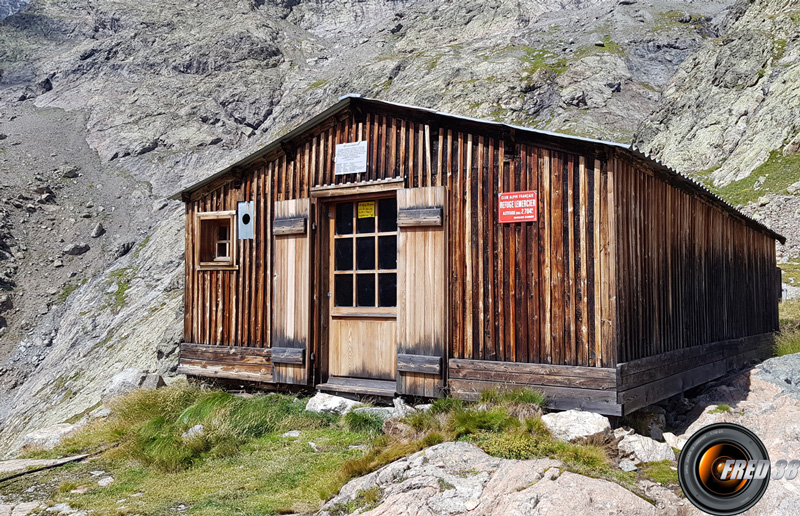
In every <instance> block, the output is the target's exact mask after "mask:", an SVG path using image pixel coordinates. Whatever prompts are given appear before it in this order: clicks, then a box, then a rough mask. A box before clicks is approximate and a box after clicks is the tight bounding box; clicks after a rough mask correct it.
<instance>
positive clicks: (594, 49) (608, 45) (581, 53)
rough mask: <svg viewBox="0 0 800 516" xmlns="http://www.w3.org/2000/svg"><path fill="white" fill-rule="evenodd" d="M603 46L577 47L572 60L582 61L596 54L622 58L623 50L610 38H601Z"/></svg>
mask: <svg viewBox="0 0 800 516" xmlns="http://www.w3.org/2000/svg"><path fill="white" fill-rule="evenodd" d="M602 43H603V45H602V46H600V45H585V46H582V47H579V48H578V49H577V50H576V51H575V54H574V56H575V57H574V59H582V58H584V57H587V56H592V55H598V54H617V55H621V56H624V55H625V49H624V48H622V47H621V46H620V45H619V44H618V43H616V42H615V41H614V40H612V39H611V36H608V35H606V36H603V39H602Z"/></svg>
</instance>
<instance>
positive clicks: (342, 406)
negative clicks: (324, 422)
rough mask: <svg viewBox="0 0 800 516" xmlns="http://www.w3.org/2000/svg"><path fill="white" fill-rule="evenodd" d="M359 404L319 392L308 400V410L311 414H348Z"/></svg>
mask: <svg viewBox="0 0 800 516" xmlns="http://www.w3.org/2000/svg"><path fill="white" fill-rule="evenodd" d="M356 405H359V402H357V401H354V400H351V399H347V398H342V397H341V396H333V395H332V394H326V393H324V392H318V393H317V394H316V395H315V396H314V397H313V398H311V399H310V400H308V403H307V404H306V410H307V411H309V412H319V413H322V414H347V413H348V412H350V411H351V410H353V408H355V406H356Z"/></svg>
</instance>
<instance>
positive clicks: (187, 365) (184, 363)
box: [177, 342, 274, 383]
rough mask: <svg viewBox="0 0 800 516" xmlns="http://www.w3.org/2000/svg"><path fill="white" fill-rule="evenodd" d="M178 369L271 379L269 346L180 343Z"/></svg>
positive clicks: (208, 374) (233, 377)
mask: <svg viewBox="0 0 800 516" xmlns="http://www.w3.org/2000/svg"><path fill="white" fill-rule="evenodd" d="M177 372H178V373H180V374H186V375H189V376H200V377H208V378H224V379H228V380H246V381H251V382H261V383H274V379H273V365H272V350H270V349H268V348H248V347H243V346H213V345H208V344H194V343H190V342H184V343H181V346H180V356H179V358H178V370H177Z"/></svg>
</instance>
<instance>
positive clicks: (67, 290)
mask: <svg viewBox="0 0 800 516" xmlns="http://www.w3.org/2000/svg"><path fill="white" fill-rule="evenodd" d="M84 283H86V280H84V281H83V283H68V284H66V285H64V286H63V287H61V292H59V294H58V297H57V298H56V303H57V304H59V305H60V304H62V303H65V302H66V301H67V298H69V296H70V294H72V293H73V292H75V291H76V290H78V289H79V288H80V287H81V285H83V284H84Z"/></svg>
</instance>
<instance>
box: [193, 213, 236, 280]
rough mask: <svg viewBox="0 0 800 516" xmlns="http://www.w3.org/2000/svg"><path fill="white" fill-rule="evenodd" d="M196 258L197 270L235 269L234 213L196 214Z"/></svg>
mask: <svg viewBox="0 0 800 516" xmlns="http://www.w3.org/2000/svg"><path fill="white" fill-rule="evenodd" d="M196 222H197V233H196V241H195V248H196V257H197V267H198V268H199V269H231V268H234V267H236V212H235V211H212V212H203V213H198V214H197V220H196Z"/></svg>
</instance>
